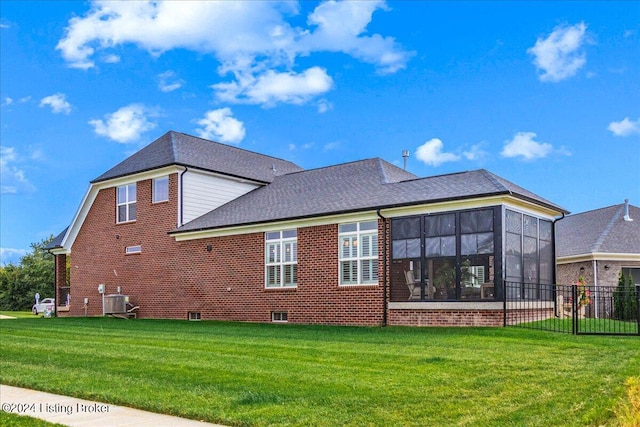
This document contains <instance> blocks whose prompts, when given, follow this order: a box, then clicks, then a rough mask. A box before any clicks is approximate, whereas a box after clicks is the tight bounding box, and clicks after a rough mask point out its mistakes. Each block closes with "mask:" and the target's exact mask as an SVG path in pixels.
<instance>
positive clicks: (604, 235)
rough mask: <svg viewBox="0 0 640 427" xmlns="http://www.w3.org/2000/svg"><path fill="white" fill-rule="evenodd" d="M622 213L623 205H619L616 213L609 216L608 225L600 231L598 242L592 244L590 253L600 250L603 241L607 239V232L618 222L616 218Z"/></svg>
mask: <svg viewBox="0 0 640 427" xmlns="http://www.w3.org/2000/svg"><path fill="white" fill-rule="evenodd" d="M622 212H624V205H621V206H620V207H618V209H617V210H616V212H615V213H614V214H613V215H612V216H611V219H610V220H609V223H608V224H607V226H606V227H605V228H604V229H603V230H602V233H600V237H598V240H596V242H595V243H594V244H593V247H592V248H591V252H597V251H598V249H600V246H602V244H603V243H604V239H606V238H607V236H608V235H609V232H610V231H611V229H612V228H613V226H614V225H615V223H616V221H618V218H620V216H621V215H622Z"/></svg>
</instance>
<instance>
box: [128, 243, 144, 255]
mask: <svg viewBox="0 0 640 427" xmlns="http://www.w3.org/2000/svg"><path fill="white" fill-rule="evenodd" d="M141 252H142V245H135V246H127V247H126V248H125V249H124V253H125V254H127V255H132V254H139V253H141Z"/></svg>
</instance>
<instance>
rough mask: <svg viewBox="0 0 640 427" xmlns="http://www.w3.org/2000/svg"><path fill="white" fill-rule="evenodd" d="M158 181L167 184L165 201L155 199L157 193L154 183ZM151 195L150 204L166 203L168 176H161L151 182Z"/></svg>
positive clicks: (167, 199)
mask: <svg viewBox="0 0 640 427" xmlns="http://www.w3.org/2000/svg"><path fill="white" fill-rule="evenodd" d="M160 181H164V182H166V183H167V184H166V185H167V198H166V199H157V198H156V197H157V192H156V183H158V182H160ZM152 193H153V194H152V195H151V202H152V203H163V202H168V201H169V176H168V175H167V176H161V177H159V178H154V179H153V181H152Z"/></svg>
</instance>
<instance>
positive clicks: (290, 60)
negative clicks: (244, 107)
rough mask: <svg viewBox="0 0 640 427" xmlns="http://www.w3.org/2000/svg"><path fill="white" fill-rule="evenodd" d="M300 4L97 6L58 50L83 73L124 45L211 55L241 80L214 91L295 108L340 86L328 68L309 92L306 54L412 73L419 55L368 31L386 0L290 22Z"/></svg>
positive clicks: (332, 4) (326, 6) (75, 22)
mask: <svg viewBox="0 0 640 427" xmlns="http://www.w3.org/2000/svg"><path fill="white" fill-rule="evenodd" d="M298 7H299V5H298V4H297V2H291V1H284V0H282V1H260V2H258V1H253V2H232V1H220V2H217V1H216V2H204V1H193V2H189V5H188V7H185V2H172V1H154V2H109V1H94V2H93V3H92V6H91V9H90V10H89V11H88V12H87V13H86V14H85V15H84V16H81V17H75V18H72V19H71V20H70V21H69V25H68V27H67V28H66V30H65V35H64V37H63V38H62V39H61V40H60V41H59V43H58V45H57V49H58V50H59V51H60V52H61V54H62V56H63V57H64V59H65V60H66V61H67V63H68V64H69V66H71V67H76V68H82V69H87V68H91V67H94V66H95V62H94V60H95V59H94V58H95V57H96V56H98V57H99V55H96V54H97V53H100V52H103V51H106V50H108V49H111V48H114V47H116V46H119V45H123V44H134V45H136V46H137V47H138V48H140V49H143V50H146V51H148V52H149V53H150V54H152V55H156V56H157V55H161V54H162V53H163V52H166V51H169V50H172V49H188V50H191V51H195V52H198V53H200V54H211V55H213V56H215V57H216V59H217V60H218V61H219V63H220V66H219V68H218V72H219V74H220V75H225V74H227V73H231V74H232V75H233V77H234V80H233V81H232V82H226V83H220V84H215V85H213V86H212V87H213V88H214V89H215V90H216V91H217V93H216V96H217V97H218V98H219V99H224V100H225V101H228V102H240V103H259V102H260V101H259V100H261V99H264V100H265V102H266V103H274V102H283V103H294V104H299V103H303V102H307V101H309V100H310V99H311V98H313V97H315V96H319V95H321V94H323V93H325V92H326V91H328V90H330V89H331V88H332V84H331V83H330V84H327V82H331V79H330V77H329V76H328V74H327V72H326V70H323V73H322V74H323V76H321V77H322V78H321V82H320V83H321V86H320V87H315V88H309V87H306V88H301V87H300V85H301V83H302V82H301V81H300V77H301V76H303V77H305V78H307V77H309V76H308V75H307V74H308V73H309V71H310V70H315V71H314V72H317V70H321V69H320V68H319V67H317V66H313V65H311V66H310V67H309V68H308V69H307V70H306V71H304V72H300V71H299V70H296V69H295V68H296V67H295V65H296V64H295V62H296V59H297V58H298V57H300V56H310V55H311V54H313V53H315V52H342V53H345V54H347V55H350V56H352V57H353V58H355V59H357V60H359V61H362V62H366V63H370V64H373V65H374V66H375V67H376V68H377V70H378V71H379V72H380V73H393V72H396V71H398V70H400V69H402V68H405V67H406V63H407V61H408V60H409V59H410V57H411V56H412V55H413V53H411V52H407V51H405V50H404V49H403V48H402V47H401V46H400V45H399V44H398V43H397V42H396V41H395V40H394V39H393V38H392V37H383V36H382V35H380V34H368V33H367V31H368V30H367V27H368V25H369V24H370V23H371V22H372V17H373V13H374V12H375V11H377V10H386V7H385V3H384V1H367V2H343V1H338V2H336V1H327V2H323V3H321V4H320V5H319V6H318V7H316V8H315V10H314V11H313V12H312V13H310V14H309V16H308V20H307V27H299V26H294V25H293V24H292V23H291V22H289V20H290V19H296V15H297V14H298V13H299V10H298ZM296 22H300V20H299V19H297V20H296ZM185 28H188V31H185ZM294 77H297V80H296V82H294V84H289V85H287V86H286V87H285V88H280V89H278V90H276V88H273V87H269V85H270V83H271V82H273V81H278V82H284V83H285V84H287V83H291V82H290V81H289V80H292V79H293V78H294ZM310 83H311V82H309V81H307V82H306V84H307V85H309V84H310ZM265 86H268V87H265ZM287 89H289V90H290V91H291V92H287ZM301 92H302V93H303V95H301Z"/></svg>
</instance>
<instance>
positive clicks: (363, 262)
mask: <svg viewBox="0 0 640 427" xmlns="http://www.w3.org/2000/svg"><path fill="white" fill-rule="evenodd" d="M338 233H339V234H338V240H339V245H340V247H339V254H340V256H339V258H340V259H339V262H340V284H341V285H360V284H372V283H378V222H377V221H369V222H358V223H352V224H340V225H339V229H338Z"/></svg>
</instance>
